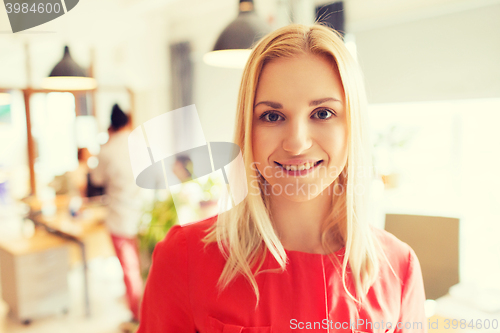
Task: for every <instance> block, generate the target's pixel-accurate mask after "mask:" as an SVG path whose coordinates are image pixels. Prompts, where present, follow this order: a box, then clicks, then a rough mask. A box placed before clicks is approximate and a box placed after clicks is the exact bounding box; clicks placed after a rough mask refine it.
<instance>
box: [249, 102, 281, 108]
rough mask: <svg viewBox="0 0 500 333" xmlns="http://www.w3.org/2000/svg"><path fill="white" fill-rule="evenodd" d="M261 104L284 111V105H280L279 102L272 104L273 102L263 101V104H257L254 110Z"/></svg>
mask: <svg viewBox="0 0 500 333" xmlns="http://www.w3.org/2000/svg"><path fill="white" fill-rule="evenodd" d="M260 104H264V105H267V106H269V107H271V108H273V109H283V105H281V104H280V103H277V102H271V101H262V102H259V103H257V104H255V106H254V108H256V107H257V106H259V105H260Z"/></svg>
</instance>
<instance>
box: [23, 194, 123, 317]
mask: <svg viewBox="0 0 500 333" xmlns="http://www.w3.org/2000/svg"><path fill="white" fill-rule="evenodd" d="M26 202H27V203H28V204H29V205H30V208H31V213H30V218H31V220H33V222H34V223H35V224H36V225H38V226H42V227H44V228H45V229H46V230H47V231H49V232H50V233H52V234H54V235H56V236H58V237H60V238H62V239H65V240H67V241H70V242H71V245H70V258H71V262H72V263H77V262H82V264H83V274H84V284H85V285H84V300H85V310H86V315H87V316H90V304H89V290H88V273H87V262H88V260H90V259H92V258H95V257H98V256H114V255H115V252H114V248H113V244H112V242H111V239H110V237H109V233H108V231H107V229H106V226H105V225H104V219H105V217H106V213H107V207H105V206H102V205H99V204H97V203H88V204H86V205H84V206H83V207H82V210H81V214H80V215H78V216H77V217H72V216H71V215H70V214H69V210H68V209H67V207H68V203H69V198H68V197H67V196H57V197H56V200H55V204H56V207H57V212H56V214H55V215H54V216H50V217H48V216H43V215H42V214H41V203H40V202H39V201H38V200H36V199H34V198H30V199H29V200H27V201H26Z"/></svg>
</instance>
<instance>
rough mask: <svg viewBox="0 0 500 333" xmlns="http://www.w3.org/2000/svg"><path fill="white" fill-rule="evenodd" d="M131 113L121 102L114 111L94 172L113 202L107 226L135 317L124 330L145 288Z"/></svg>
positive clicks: (134, 322)
mask: <svg viewBox="0 0 500 333" xmlns="http://www.w3.org/2000/svg"><path fill="white" fill-rule="evenodd" d="M131 127H132V125H131V121H130V117H129V116H127V115H126V114H125V113H124V112H123V111H122V110H121V108H120V107H119V106H118V104H115V105H114V106H113V110H112V112H111V126H110V129H109V130H108V132H109V133H110V136H109V141H108V142H107V143H106V144H104V145H103V146H102V147H101V151H100V153H99V155H98V160H99V164H98V165H97V167H96V168H95V169H93V170H91V172H90V180H91V181H92V183H93V184H94V185H102V186H104V188H105V192H106V195H107V196H108V202H109V213H108V216H107V218H106V226H107V228H108V230H109V232H110V235H111V239H112V241H113V246H114V248H115V251H116V256H117V257H118V259H119V261H120V264H121V266H122V269H123V277H124V282H125V287H126V296H127V301H128V304H129V307H130V310H131V311H132V314H133V317H132V319H131V321H130V322H129V323H124V325H122V329H123V330H124V331H133V328H134V326H137V325H138V322H139V307H140V300H141V295H142V290H143V282H142V277H141V273H140V265H139V251H138V242H137V233H138V226H139V223H140V217H141V210H140V208H141V201H140V188H139V187H138V186H137V185H136V184H135V180H134V176H133V173H132V168H131V166H130V159H129V152H128V136H129V134H130V132H131Z"/></svg>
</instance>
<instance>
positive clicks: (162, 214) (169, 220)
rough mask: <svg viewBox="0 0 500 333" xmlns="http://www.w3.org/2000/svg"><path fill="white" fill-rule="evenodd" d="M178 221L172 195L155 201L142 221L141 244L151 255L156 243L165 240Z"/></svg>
mask: <svg viewBox="0 0 500 333" xmlns="http://www.w3.org/2000/svg"><path fill="white" fill-rule="evenodd" d="M177 223H178V218H177V211H176V210H175V206H174V200H173V198H172V196H168V198H167V199H166V200H164V201H155V202H154V203H153V204H152V208H150V209H147V210H146V212H145V213H144V215H143V219H142V222H141V231H140V232H139V244H140V247H141V249H142V250H145V251H147V253H148V255H149V257H151V255H152V254H153V250H154V249H155V246H156V244H157V243H158V242H159V241H161V240H163V239H164V238H165V236H166V235H167V233H168V231H169V230H170V228H172V226H174V225H175V224H177Z"/></svg>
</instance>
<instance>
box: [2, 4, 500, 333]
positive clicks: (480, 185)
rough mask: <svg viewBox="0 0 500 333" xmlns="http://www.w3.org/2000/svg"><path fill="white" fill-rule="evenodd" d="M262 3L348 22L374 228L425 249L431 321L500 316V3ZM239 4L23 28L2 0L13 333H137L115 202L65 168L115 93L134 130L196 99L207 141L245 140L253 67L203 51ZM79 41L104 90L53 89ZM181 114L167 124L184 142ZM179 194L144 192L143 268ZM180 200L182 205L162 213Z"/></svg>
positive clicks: (117, 7) (272, 18)
mask: <svg viewBox="0 0 500 333" xmlns="http://www.w3.org/2000/svg"><path fill="white" fill-rule="evenodd" d="M4 2H5V0H4ZM253 3H254V6H255V11H256V14H257V15H258V16H259V18H260V19H261V20H262V21H263V22H264V23H265V24H267V25H268V26H269V27H270V29H276V28H279V27H281V26H284V25H286V24H289V23H292V22H296V23H305V24H312V23H313V22H314V20H315V19H316V18H318V17H321V18H323V19H324V20H326V21H329V22H330V24H332V25H334V26H335V28H337V29H339V30H342V31H343V32H344V40H345V42H346V45H347V47H348V48H349V50H350V51H351V53H352V54H353V56H354V57H356V59H357V60H358V62H359V63H360V66H361V68H362V70H363V74H364V79H365V83H366V88H367V95H368V101H369V108H368V111H369V112H368V113H369V118H370V119H369V120H370V125H371V135H372V143H373V161H374V164H375V180H374V182H373V186H372V192H371V194H370V195H372V197H373V203H374V204H373V207H372V214H373V215H372V216H373V218H374V224H375V225H376V226H377V227H380V228H386V229H387V230H388V231H390V232H392V233H394V234H395V235H396V236H398V237H399V238H401V239H402V240H403V241H405V242H407V243H408V244H410V245H411V246H412V247H413V248H414V249H415V251H416V253H417V255H418V256H419V260H420V262H421V265H422V270H423V275H424V282H425V288H426V294H427V298H428V299H429V301H428V302H427V303H426V306H427V308H426V311H428V315H429V317H436V318H440V319H443V318H451V319H469V320H470V319H474V320H476V319H478V318H479V319H482V320H484V319H489V320H491V321H493V320H497V322H498V321H500V242H499V237H500V194H499V193H500V192H499V191H498V189H499V188H500V174H499V173H498V170H499V169H500V154H499V150H498V146H499V144H500V131H498V129H497V128H496V127H497V124H498V123H500V61H499V59H500V20H499V19H498V17H500V1H499V0H405V1H396V0H345V1H343V2H342V1H341V2H329V1H321V0H255V1H253ZM239 6H240V4H239V1H237V0H203V1H202V0H183V1H179V0H107V1H97V0H85V1H81V2H79V3H78V5H77V6H76V7H75V8H74V9H72V10H71V11H69V12H67V13H66V14H65V15H63V16H61V17H59V18H57V19H55V20H53V21H50V22H47V23H45V24H43V25H40V26H37V27H34V28H31V29H28V30H25V31H21V32H18V33H15V34H13V33H11V27H10V25H9V19H8V17H7V14H6V12H5V11H3V7H1V6H0V250H1V251H0V259H1V261H0V265H1V267H0V273H1V274H0V276H1V278H2V289H3V290H2V295H3V300H4V301H1V300H0V332H12V333H14V332H49V331H50V332H67V331H68V330H70V329H71V330H72V331H74V332H96V333H111V332H120V331H121V330H120V328H119V326H120V324H121V323H123V322H126V321H127V320H128V319H129V317H130V312H129V310H128V308H127V304H126V301H125V296H124V295H125V286H124V284H123V275H122V271H121V267H120V263H119V262H118V259H117V258H116V256H115V254H114V250H113V247H112V244H111V241H110V239H109V234H108V232H107V230H106V228H105V227H104V226H103V224H102V220H103V219H104V218H105V216H106V198H105V196H100V195H97V196H94V197H91V198H84V199H83V201H82V200H79V199H78V197H79V196H78V195H76V196H73V195H70V194H68V193H71V192H70V191H69V190H68V191H65V186H66V187H68V186H69V187H71V184H67V183H65V182H68V180H67V179H69V182H71V181H72V180H71V179H73V180H74V178H71V177H69V178H67V179H66V178H64V177H63V175H71V173H72V172H74V171H75V170H77V169H78V168H79V166H80V164H79V160H78V150H79V149H83V148H86V149H87V151H88V154H89V155H88V158H87V159H86V161H85V163H86V165H87V166H86V167H88V168H89V169H92V168H94V167H95V166H96V164H97V163H98V161H97V159H96V156H97V155H98V154H99V151H100V147H101V145H102V144H104V143H106V142H107V140H108V139H109V134H108V128H109V126H110V113H111V110H112V107H113V105H114V104H115V103H118V104H119V105H120V106H121V107H122V109H123V110H125V111H126V113H127V114H128V115H129V116H130V117H131V119H132V127H133V128H136V127H137V126H140V125H141V124H143V123H145V122H146V121H148V120H150V119H153V118H154V117H156V116H159V115H162V114H164V113H165V112H167V111H170V110H174V109H177V108H180V107H183V106H186V105H189V104H195V105H196V109H197V111H198V115H199V119H200V122H201V125H202V127H203V133H204V140H206V141H207V142H217V141H219V142H223V141H225V142H230V141H232V140H233V127H234V120H235V110H236V100H237V94H238V89H239V83H240V79H241V76H242V72H243V69H242V67H241V66H240V67H238V66H235V67H230V68H228V67H220V66H214V65H210V64H207V63H206V62H205V60H204V56H205V54H207V52H209V51H211V50H212V49H213V47H214V44H215V42H216V40H217V38H218V36H219V35H220V34H221V32H222V31H223V30H224V28H225V27H226V26H227V25H228V24H229V23H230V22H231V21H233V20H234V19H235V18H236V16H237V15H238V11H239V10H240V9H239V8H240V7H239ZM65 46H68V49H69V50H70V54H71V57H72V58H73V60H74V61H75V62H76V63H77V64H78V65H79V66H81V67H82V68H84V69H85V70H86V71H87V73H88V75H89V76H91V77H93V78H94V79H95V82H97V88H92V89H89V90H83V91H76V90H71V89H68V91H55V90H46V89H43V88H42V87H43V84H44V80H45V79H46V78H47V76H49V73H50V72H51V70H52V69H53V68H54V66H55V65H56V64H57V63H58V62H59V61H60V60H61V58H62V56H63V52H64V49H65ZM27 105H28V108H27ZM27 109H28V110H29V118H28V119H27V116H26V115H27V111H26V110H27ZM27 120H28V121H27ZM182 126H183V125H182V120H180V123H179V124H175V125H172V128H166V129H165V131H166V132H167V133H169V135H171V137H172V141H173V142H175V140H176V139H175V133H179V128H182ZM176 131H177V132H176ZM125 162H128V161H125ZM64 179H66V180H64ZM206 184H207V183H206V182H204V183H203V182H200V183H199V184H198V185H199V189H198V190H196V191H194V192H190V193H191V194H190V195H192V197H196V198H197V199H196V200H194V202H186V203H185V205H186V206H185V207H184V208H183V213H186V212H188V213H192V214H194V215H193V216H195V217H194V218H203V217H206V216H210V214H213V212H214V210H213V207H214V205H213V202H214V201H216V200H217V195H216V194H214V193H213V191H212V192H210V193H209V189H208V191H207V185H206ZM66 190H67V189H66ZM195 192H196V193H195ZM207 193H208V194H207ZM188 195H189V194H188ZM82 196H83V197H85V195H82ZM75 198H76V199H75ZM80 199H81V198H80ZM170 199H171V195H170V193H169V190H168V189H166V190H165V189H159V190H146V189H143V191H142V192H141V197H140V200H141V204H142V207H143V208H142V210H143V212H144V214H143V215H142V216H143V217H142V218H141V221H138V223H140V225H141V232H142V234H141V235H142V236H140V237H142V238H141V245H142V247H141V265H142V266H143V269H144V274H145V276H144V278H146V274H147V267H148V263H149V262H150V253H151V249H152V247H154V243H155V242H157V241H158V240H159V239H160V238H161V237H163V236H164V233H163V234H162V233H161V232H160V233H159V234H158V233H156V230H159V229H160V227H158V226H157V228H156V229H154V228H151V227H150V226H151V225H152V224H154V223H159V224H160V225H161V228H162V230H163V232H166V231H168V228H169V227H170V226H171V225H172V224H174V223H176V218H177V215H176V214H178V213H180V210H179V211H177V212H176V210H175V209H172V202H171V200H170ZM200 202H201V204H200ZM73 207H77V208H76V211H75V210H74V209H73ZM72 209H73V210H72ZM178 209H180V208H178ZM61 211H62V212H63V213H61V214H60V212H61ZM164 212H167V213H168V214H171V215H168V214H167V215H168V216H171V217H169V218H167V219H166V220H159V219H160V218H159V217H158V216H164V215H162V213H164ZM193 212H195V213H193ZM50 226H52V229H51V228H50ZM148 228H149V229H148ZM152 230H153V231H152ZM54 231H55V232H54ZM58 232H59V233H58ZM37 237H38V238H37ZM71 237H73V238H71ZM83 254H84V255H83ZM21 257H22V258H21ZM20 258H21V259H20ZM23 258H24V259H23ZM37 258H38V259H37ZM30 260H32V261H30ZM36 264H38V265H41V266H43V267H42V268H40V269H38V268H37V269H34V268H33V265H36ZM51 265H52V266H51ZM7 267H12V268H7ZM14 267H15V269H16V270H18V272H17V273H16V274H17V275H16V274H14V272H13V270H14ZM47 267H49V268H50V272H49V273H47V272H48V271H47V272H46V270H47V269H49V268H47ZM7 269H8V270H9V271H7ZM23 272H24V273H23ZM54 272H57V274H56V273H54ZM22 274H26V276H28V277H26V276H24V277H23V276H22ZM56 275H57V276H58V277H57V278H56V277H54V276H56ZM44 279H46V280H44ZM40 284H43V285H44V286H45V287H40V288H45V289H44V290H45V294H44V293H43V292H42V293H40V292H39V293H38V294H37V290H40V289H38V288H39V287H38V285H40ZM5 286H8V288H9V289H8V290H6V289H5V288H6V287H5ZM47 286H51V287H47ZM61 286H62V287H61ZM10 288H17V289H16V291H13V290H11V289H10ZM47 288H49V289H47ZM50 288H53V289H50ZM46 294H51V295H52V296H53V297H52V298H50V299H49V298H47V297H46V296H47V295H46ZM23 295H24V296H23ZM26 295H31V296H30V297H31V298H30V297H28V296H26ZM33 295H34V296H33ZM54 295H55V296H54ZM23 302H27V303H29V304H28V305H27V306H26V305H23V304H22V303H23ZM30 302H31V303H30ZM23 311H26V313H28V314H31V313H32V314H33V315H32V316H31V315H22V313H23ZM464 331H465V329H464Z"/></svg>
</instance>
